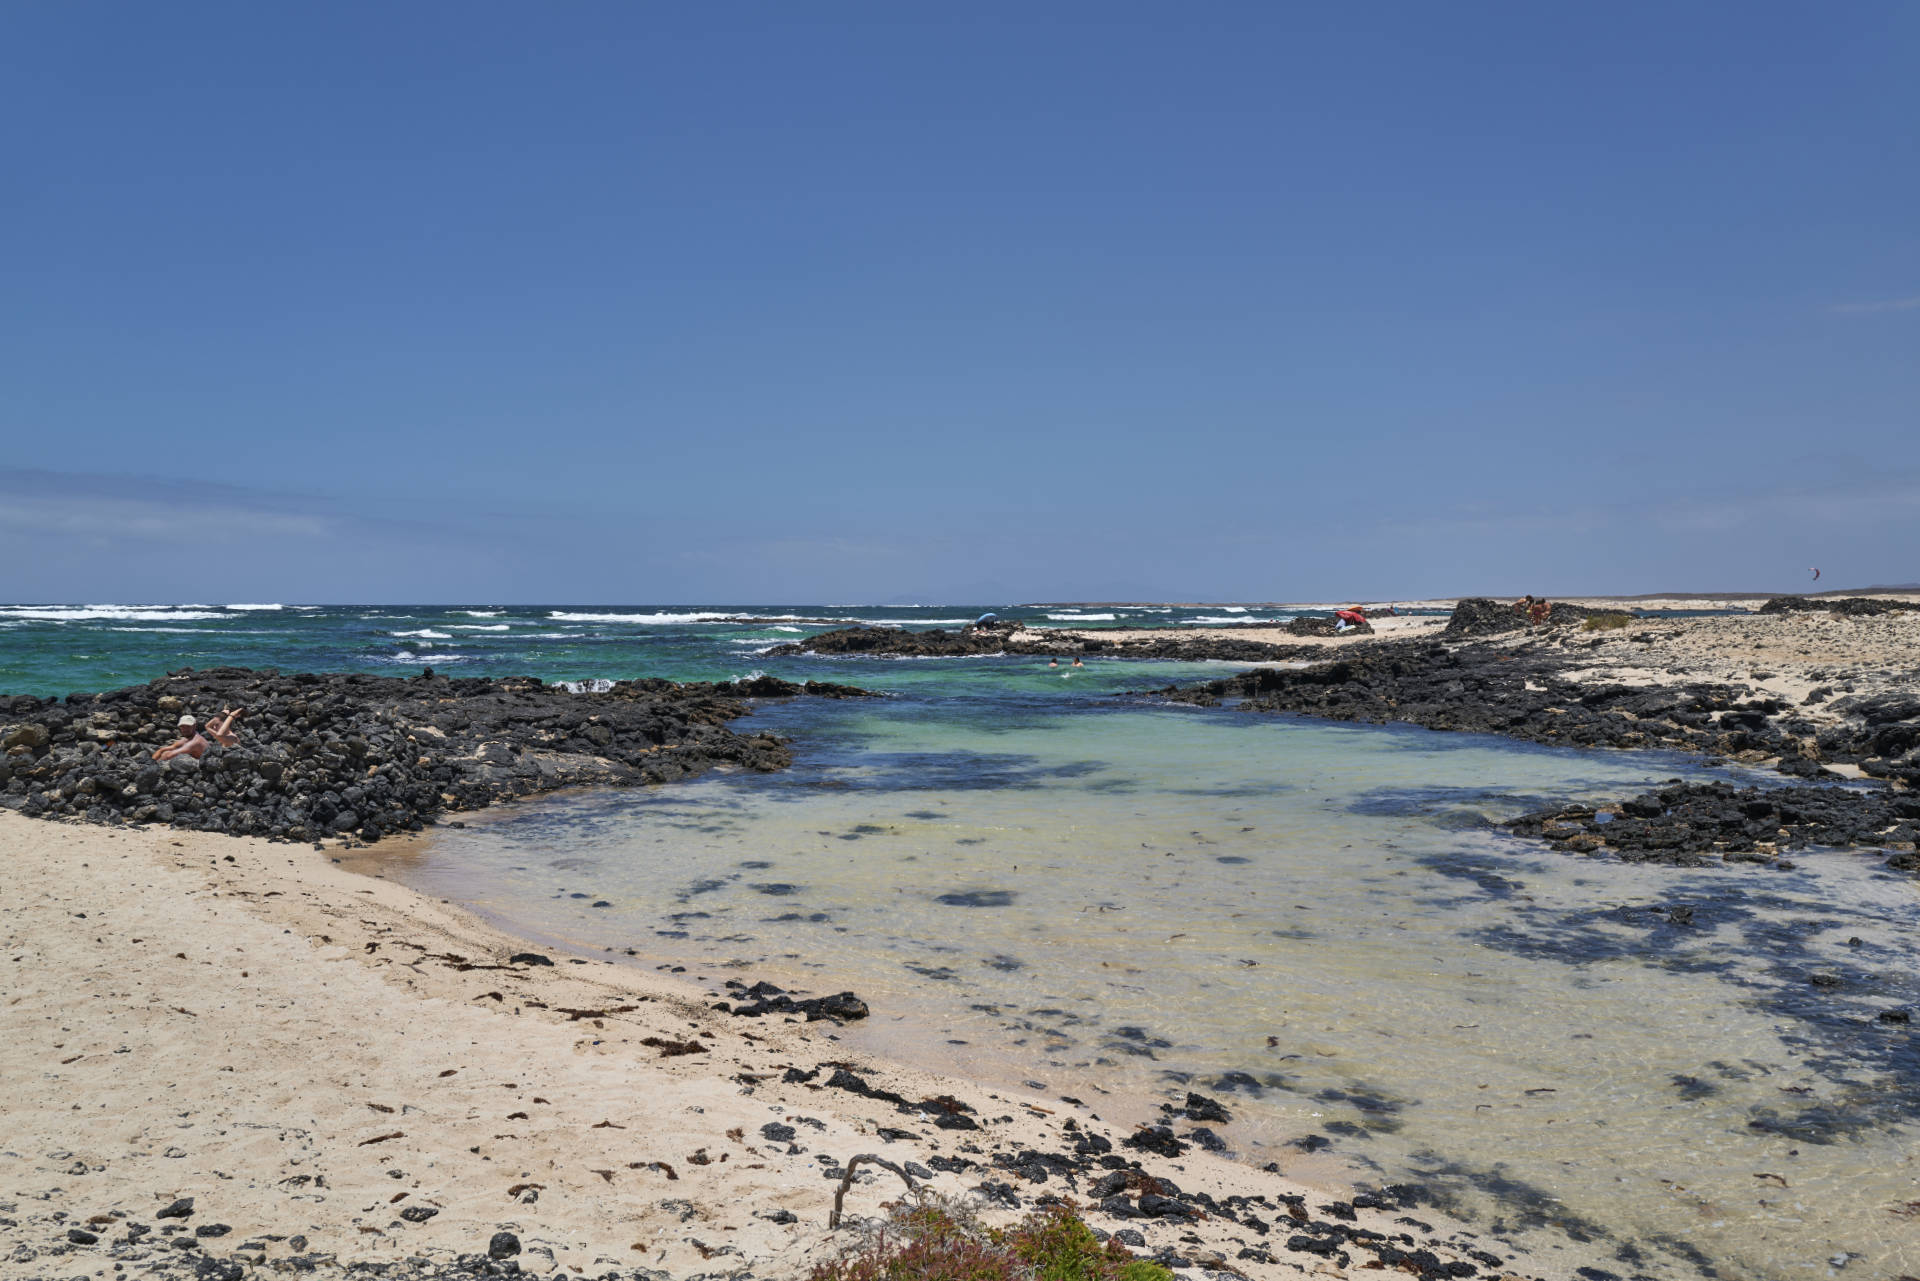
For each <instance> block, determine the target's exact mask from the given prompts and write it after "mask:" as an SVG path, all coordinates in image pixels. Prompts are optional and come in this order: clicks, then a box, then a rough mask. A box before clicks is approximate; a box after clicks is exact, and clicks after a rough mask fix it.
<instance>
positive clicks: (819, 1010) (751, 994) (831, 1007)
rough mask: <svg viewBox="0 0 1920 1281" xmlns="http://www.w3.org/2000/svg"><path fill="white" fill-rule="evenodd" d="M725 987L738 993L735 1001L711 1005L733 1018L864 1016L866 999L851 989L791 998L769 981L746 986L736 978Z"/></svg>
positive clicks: (842, 1020) (842, 1019)
mask: <svg viewBox="0 0 1920 1281" xmlns="http://www.w3.org/2000/svg"><path fill="white" fill-rule="evenodd" d="M726 986H727V989H728V990H729V991H732V992H736V993H738V995H739V997H740V998H743V999H741V1000H740V1001H739V1002H738V1003H733V1002H727V1001H722V1002H720V1003H719V1005H717V1006H716V1007H715V1008H716V1009H719V1010H721V1011H722V1012H723V1013H728V1014H732V1015H734V1016H735V1017H736V1018H749V1019H753V1018H760V1017H762V1016H764V1015H768V1014H798V1015H801V1016H802V1017H804V1018H805V1019H806V1020H807V1022H809V1023H814V1022H818V1021H819V1020H821V1019H832V1020H834V1021H835V1022H837V1023H851V1022H854V1021H855V1020H858V1019H864V1018H866V1017H867V1014H868V1010H867V1003H866V1002H865V1001H863V1000H861V999H860V998H859V997H857V996H855V995H854V994H853V993H851V992H835V993H833V994H832V995H830V996H813V997H805V998H795V997H794V996H793V995H792V994H791V993H789V992H786V991H784V990H782V989H780V988H778V987H775V986H774V985H773V984H771V983H767V982H760V983H755V984H754V985H753V986H752V987H748V986H747V985H746V984H744V983H742V982H741V981H740V980H739V979H729V980H727V984H726Z"/></svg>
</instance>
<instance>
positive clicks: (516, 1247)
mask: <svg viewBox="0 0 1920 1281" xmlns="http://www.w3.org/2000/svg"><path fill="white" fill-rule="evenodd" d="M518 1253H520V1238H519V1237H517V1236H515V1235H514V1234H513V1233H511V1232H496V1233H494V1234H493V1238H492V1240H490V1241H488V1242H487V1257H488V1258H489V1259H511V1258H512V1257H513V1256H514V1255H516V1254H518Z"/></svg>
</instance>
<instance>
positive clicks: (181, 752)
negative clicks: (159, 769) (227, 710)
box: [153, 715, 233, 761]
mask: <svg viewBox="0 0 1920 1281" xmlns="http://www.w3.org/2000/svg"><path fill="white" fill-rule="evenodd" d="M227 723H228V724H232V723H233V722H232V719H231V718H229V719H228V722H227ZM174 733H176V734H178V735H179V736H180V737H178V738H176V739H174V740H173V741H172V742H171V743H168V744H167V745H166V746H165V747H162V748H160V749H159V750H158V751H156V752H154V754H153V759H154V760H156V761H170V760H172V759H173V758H174V757H176V756H191V757H193V758H194V759H195V760H199V759H200V758H201V757H202V756H205V755H206V754H207V740H206V739H204V738H202V737H201V736H200V730H199V728H198V726H196V725H195V723H194V719H193V717H192V716H190V715H182V716H181V717H180V723H179V724H178V725H176V726H174Z"/></svg>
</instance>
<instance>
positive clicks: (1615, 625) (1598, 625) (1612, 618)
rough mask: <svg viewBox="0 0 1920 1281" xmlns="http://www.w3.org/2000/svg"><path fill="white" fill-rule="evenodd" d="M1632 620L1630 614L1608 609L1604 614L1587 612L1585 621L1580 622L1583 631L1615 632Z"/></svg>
mask: <svg viewBox="0 0 1920 1281" xmlns="http://www.w3.org/2000/svg"><path fill="white" fill-rule="evenodd" d="M1632 621H1633V615H1632V614H1625V613H1622V612H1620V611H1619V610H1608V611H1607V612H1606V613H1604V614H1588V615H1587V621H1586V622H1584V623H1582V624H1580V630H1581V631H1583V632H1615V631H1619V630H1620V629H1621V628H1622V627H1625V626H1626V625H1627V624H1628V623H1631V622H1632Z"/></svg>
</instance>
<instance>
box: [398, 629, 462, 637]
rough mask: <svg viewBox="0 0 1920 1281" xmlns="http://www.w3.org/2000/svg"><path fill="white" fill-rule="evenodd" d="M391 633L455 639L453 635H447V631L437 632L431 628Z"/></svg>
mask: <svg viewBox="0 0 1920 1281" xmlns="http://www.w3.org/2000/svg"><path fill="white" fill-rule="evenodd" d="M389 635H392V636H418V637H419V638H420V639H421V640H452V639H453V637H451V636H449V635H447V634H446V633H445V632H436V631H433V630H432V629H430V628H422V629H421V630H420V631H417V632H390V633H389Z"/></svg>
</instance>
